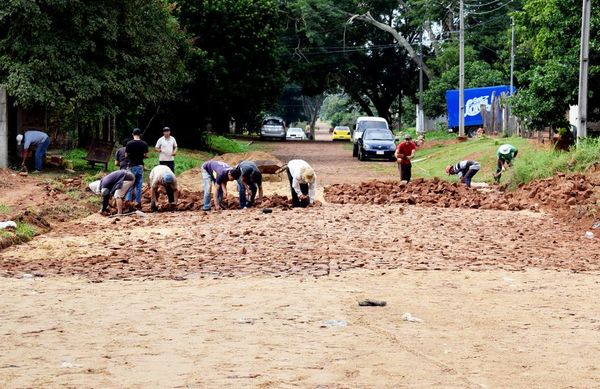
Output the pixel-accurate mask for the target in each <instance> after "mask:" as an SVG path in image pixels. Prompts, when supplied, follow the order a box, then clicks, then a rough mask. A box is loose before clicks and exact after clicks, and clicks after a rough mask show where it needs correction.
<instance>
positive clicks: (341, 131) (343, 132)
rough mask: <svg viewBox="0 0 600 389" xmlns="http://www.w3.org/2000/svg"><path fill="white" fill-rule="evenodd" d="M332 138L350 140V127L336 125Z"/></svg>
mask: <svg viewBox="0 0 600 389" xmlns="http://www.w3.org/2000/svg"><path fill="white" fill-rule="evenodd" d="M331 140H350V128H349V127H346V126H335V128H334V129H333V135H332V136H331Z"/></svg>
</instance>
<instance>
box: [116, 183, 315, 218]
mask: <svg viewBox="0 0 600 389" xmlns="http://www.w3.org/2000/svg"><path fill="white" fill-rule="evenodd" d="M158 192H159V196H158V202H157V206H158V212H172V211H201V210H202V206H203V202H204V192H202V191H200V192H192V191H189V190H187V189H182V190H181V191H180V193H179V199H178V201H177V206H176V208H175V209H173V208H171V207H169V204H168V197H167V194H166V191H165V189H164V188H162V187H161V188H159V191H158ZM150 201H151V193H150V188H149V187H148V185H146V184H144V186H143V187H142V208H141V209H140V211H142V212H152V209H151V208H150ZM239 204H240V203H239V200H238V198H237V197H235V196H231V195H228V196H227V198H225V199H223V205H224V207H225V209H229V210H235V209H239ZM321 205H322V204H321V202H319V201H316V202H315V204H313V206H321ZM255 206H256V207H257V208H280V209H290V208H291V200H289V199H288V197H287V196H281V195H277V194H273V195H270V196H263V198H262V200H261V201H257V202H256V204H255ZM135 210H136V208H135V204H134V203H133V202H126V203H125V204H124V206H123V212H134V211H135ZM108 213H109V214H111V215H114V214H116V213H117V209H116V204H115V201H114V199H112V200H111V201H110V203H109V212H108Z"/></svg>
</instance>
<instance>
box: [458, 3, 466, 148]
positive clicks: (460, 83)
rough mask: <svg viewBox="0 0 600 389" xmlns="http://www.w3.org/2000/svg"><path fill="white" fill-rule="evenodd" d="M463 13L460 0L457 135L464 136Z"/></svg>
mask: <svg viewBox="0 0 600 389" xmlns="http://www.w3.org/2000/svg"><path fill="white" fill-rule="evenodd" d="M464 19H465V14H464V7H463V0H460V34H459V35H460V61H459V62H460V65H459V75H458V89H459V91H458V107H459V108H458V136H461V137H462V136H465V20H464Z"/></svg>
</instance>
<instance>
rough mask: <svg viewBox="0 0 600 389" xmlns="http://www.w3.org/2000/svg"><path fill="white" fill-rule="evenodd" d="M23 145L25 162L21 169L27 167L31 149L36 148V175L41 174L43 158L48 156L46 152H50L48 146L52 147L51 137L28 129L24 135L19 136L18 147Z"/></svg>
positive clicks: (22, 153) (22, 163) (22, 152)
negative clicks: (28, 154) (26, 162)
mask: <svg viewBox="0 0 600 389" xmlns="http://www.w3.org/2000/svg"><path fill="white" fill-rule="evenodd" d="M21 144H23V149H22V151H21V155H22V157H23V161H22V162H21V167H25V161H26V160H27V153H28V151H29V148H30V147H31V146H35V171H34V173H39V172H40V171H41V170H42V165H43V158H44V156H45V155H46V150H48V146H49V145H50V137H49V136H48V134H46V133H45V132H42V131H38V130H36V129H33V128H28V129H27V130H25V133H24V134H23V135H21V134H19V135H17V146H21Z"/></svg>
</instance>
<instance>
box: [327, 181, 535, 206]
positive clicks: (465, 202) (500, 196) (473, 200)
mask: <svg viewBox="0 0 600 389" xmlns="http://www.w3.org/2000/svg"><path fill="white" fill-rule="evenodd" d="M325 199H326V200H327V201H328V202H330V203H337V204H420V205H431V206H438V207H444V208H481V209H498V210H515V211H516V210H522V209H534V210H535V209H537V206H536V205H535V204H532V203H531V202H523V201H515V200H514V199H511V198H509V197H507V196H505V195H504V193H502V192H500V191H491V192H487V193H484V192H480V191H478V190H473V189H468V188H466V187H465V186H464V185H458V184H456V183H450V182H447V181H443V180H440V179H439V178H434V179H432V180H425V179H422V178H419V179H416V180H414V181H412V182H411V183H410V184H404V183H398V182H383V181H371V182H366V183H362V184H359V185H349V184H336V185H331V186H328V187H326V188H325Z"/></svg>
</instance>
